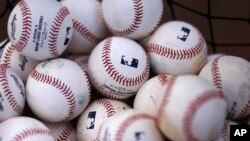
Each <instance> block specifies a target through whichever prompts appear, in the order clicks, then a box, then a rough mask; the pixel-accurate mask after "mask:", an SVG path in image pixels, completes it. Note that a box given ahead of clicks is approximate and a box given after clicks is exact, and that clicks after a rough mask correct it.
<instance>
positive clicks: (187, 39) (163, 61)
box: [146, 21, 207, 75]
mask: <svg viewBox="0 0 250 141" xmlns="http://www.w3.org/2000/svg"><path fill="white" fill-rule="evenodd" d="M146 50H147V53H148V55H149V58H150V63H151V68H152V70H153V72H154V73H156V74H161V73H167V74H170V75H182V74H196V73H198V72H199V71H200V70H201V68H202V67H203V66H204V65H205V64H206V61H207V60H206V59H207V58H206V57H207V46H206V41H205V39H204V38H203V36H202V34H201V33H200V31H199V30H198V29H197V28H196V27H194V26H193V25H191V24H189V23H186V22H183V21H170V22H166V23H164V24H162V25H161V26H160V27H159V28H157V30H156V31H155V32H154V33H153V34H152V35H151V36H150V39H149V41H148V42H147V46H146Z"/></svg>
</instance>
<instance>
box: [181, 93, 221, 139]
mask: <svg viewBox="0 0 250 141" xmlns="http://www.w3.org/2000/svg"><path fill="white" fill-rule="evenodd" d="M218 98H219V99H225V97H224V94H223V93H222V92H220V91H205V92H204V93H203V94H202V95H200V96H198V97H197V98H195V99H194V100H193V101H192V102H191V103H190V104H189V106H188V108H187V111H186V113H185V114H184V117H183V120H182V123H183V130H184V134H185V136H186V138H187V140H192V141H198V140H199V139H197V138H196V137H195V136H194V134H193V133H192V122H193V119H194V116H195V113H196V112H197V111H198V110H199V108H200V107H201V106H202V105H203V104H205V103H206V102H208V101H209V100H213V99H218Z"/></svg>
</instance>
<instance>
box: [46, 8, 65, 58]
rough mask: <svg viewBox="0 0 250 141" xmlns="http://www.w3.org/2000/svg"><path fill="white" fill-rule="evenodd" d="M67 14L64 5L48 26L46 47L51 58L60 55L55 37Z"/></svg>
mask: <svg viewBox="0 0 250 141" xmlns="http://www.w3.org/2000/svg"><path fill="white" fill-rule="evenodd" d="M68 15H69V11H68V9H67V8H66V7H63V8H61V9H60V10H59V11H58V12H57V14H56V16H55V18H54V21H53V24H52V26H51V28H50V32H49V36H48V37H49V39H48V45H49V46H48V48H49V52H50V55H51V56H52V58H56V57H58V56H60V54H59V53H58V51H57V46H58V45H57V38H58V34H59V30H60V27H61V25H62V22H63V20H64V19H65V17H66V16H68Z"/></svg>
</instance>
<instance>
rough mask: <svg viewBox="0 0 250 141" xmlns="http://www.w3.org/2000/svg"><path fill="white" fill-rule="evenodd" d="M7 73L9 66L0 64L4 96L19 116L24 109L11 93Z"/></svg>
mask: <svg viewBox="0 0 250 141" xmlns="http://www.w3.org/2000/svg"><path fill="white" fill-rule="evenodd" d="M6 71H7V66H6V65H4V64H0V83H1V86H2V88H3V92H4V95H5V97H6V98H7V100H8V101H9V104H10V106H11V107H12V109H13V110H14V111H15V112H17V113H18V114H21V113H22V112H23V107H22V106H21V105H19V104H18V103H17V101H16V99H15V97H14V95H13V93H12V91H11V88H10V86H9V82H8V80H7V77H6Z"/></svg>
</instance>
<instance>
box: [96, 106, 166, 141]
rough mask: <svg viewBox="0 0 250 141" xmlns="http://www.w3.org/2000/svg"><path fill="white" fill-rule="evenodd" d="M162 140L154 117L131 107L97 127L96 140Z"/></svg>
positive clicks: (162, 137)
mask: <svg viewBox="0 0 250 141" xmlns="http://www.w3.org/2000/svg"><path fill="white" fill-rule="evenodd" d="M105 140H107V141H137V140H143V141H164V136H163V135H162V134H161V132H160V130H159V129H158V127H157V124H156V121H155V119H154V117H152V116H151V115H149V114H146V113H144V112H139V111H136V110H133V109H130V110H125V111H121V112H119V113H117V114H115V115H114V116H112V117H110V118H109V119H107V120H106V121H105V122H104V123H103V124H102V125H101V128H100V129H99V133H98V137H97V141H105Z"/></svg>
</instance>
